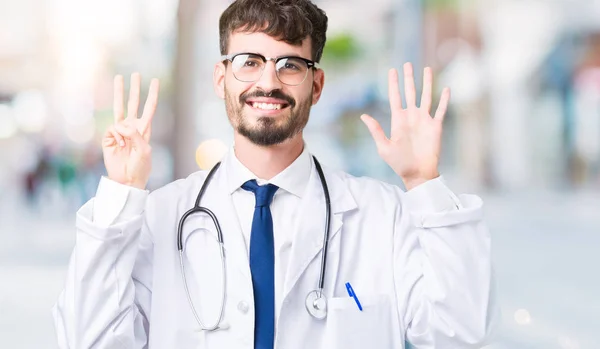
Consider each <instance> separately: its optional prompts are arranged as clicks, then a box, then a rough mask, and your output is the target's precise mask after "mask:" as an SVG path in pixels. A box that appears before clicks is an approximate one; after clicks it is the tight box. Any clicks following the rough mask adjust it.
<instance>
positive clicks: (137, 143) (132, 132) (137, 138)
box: [115, 123, 148, 150]
mask: <svg viewBox="0 0 600 349" xmlns="http://www.w3.org/2000/svg"><path fill="white" fill-rule="evenodd" d="M115 130H116V131H117V132H119V133H120V134H121V135H122V136H123V137H125V138H127V139H129V140H130V141H131V147H132V148H133V149H136V150H142V149H144V148H145V147H147V146H148V143H146V141H144V138H142V135H140V133H139V132H138V130H137V129H136V128H135V127H134V126H131V125H125V124H123V123H119V124H115Z"/></svg>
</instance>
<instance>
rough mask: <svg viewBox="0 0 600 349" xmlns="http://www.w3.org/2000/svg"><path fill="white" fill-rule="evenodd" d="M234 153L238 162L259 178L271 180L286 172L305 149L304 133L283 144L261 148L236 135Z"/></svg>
mask: <svg viewBox="0 0 600 349" xmlns="http://www.w3.org/2000/svg"><path fill="white" fill-rule="evenodd" d="M234 144H235V147H234V152H235V156H236V157H237V158H238V160H239V161H240V162H241V163H242V164H243V165H244V166H246V168H248V169H249V170H250V171H251V172H252V173H254V174H255V175H256V176H257V177H258V178H260V179H264V180H269V179H271V178H273V177H275V176H276V175H277V174H279V173H280V172H282V171H283V170H285V169H286V168H287V167H288V166H289V165H291V164H292V162H294V160H296V159H297V158H298V156H300V154H301V153H302V150H303V149H304V141H303V139H302V133H301V132H300V133H298V134H297V135H296V136H294V137H293V138H290V139H288V140H286V141H284V142H283V143H280V144H276V145H271V146H260V145H256V144H254V143H252V142H250V141H249V140H248V139H247V138H246V137H244V136H242V135H240V134H238V133H237V132H236V133H235V134H234Z"/></svg>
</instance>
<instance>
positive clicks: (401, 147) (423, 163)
mask: <svg viewBox="0 0 600 349" xmlns="http://www.w3.org/2000/svg"><path fill="white" fill-rule="evenodd" d="M432 80H433V76H432V73H431V68H425V70H424V73H423V94H422V96H421V104H420V107H417V105H416V91H415V80H414V76H413V68H412V65H411V64H410V63H406V64H404V91H405V97H406V109H403V108H402V99H401V97H400V89H399V86H398V72H397V71H396V70H395V69H391V70H390V72H389V99H390V108H391V110H392V120H391V122H392V125H391V136H390V138H388V137H386V135H385V133H384V132H383V129H382V128H381V125H379V123H378V122H377V121H376V120H375V119H373V118H372V117H371V116H369V115H366V114H364V115H362V116H361V119H362V121H363V122H364V123H365V124H366V125H367V127H368V129H369V132H370V133H371V135H372V136H373V139H374V140H375V143H376V145H377V151H378V153H379V155H380V156H381V157H382V159H383V160H384V161H385V162H386V163H387V164H388V165H389V166H390V167H391V168H392V169H393V170H394V172H396V174H398V176H400V178H402V181H403V182H404V185H405V186H406V188H407V190H410V189H412V188H414V187H416V186H417V185H419V184H421V183H424V182H426V181H428V180H430V179H434V178H436V177H438V176H439V173H438V163H439V158H440V146H441V139H442V122H443V121H444V116H445V114H446V109H447V107H448V101H449V100H450V89H449V88H444V90H443V91H442V97H441V99H440V104H439V105H438V108H437V110H436V112H435V116H434V117H431V115H430V112H431V89H432Z"/></svg>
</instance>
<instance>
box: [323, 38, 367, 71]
mask: <svg viewBox="0 0 600 349" xmlns="http://www.w3.org/2000/svg"><path fill="white" fill-rule="evenodd" d="M359 52H360V45H359V44H358V42H357V41H356V39H355V38H354V37H353V36H352V35H351V34H348V33H340V34H336V35H333V36H331V37H329V38H327V42H326V43H325V49H324V51H323V57H322V63H323V64H327V63H328V62H336V63H340V62H348V61H351V60H352V59H354V58H356V57H357V56H358V53H359Z"/></svg>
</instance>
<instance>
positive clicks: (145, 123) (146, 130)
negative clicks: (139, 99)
mask: <svg viewBox="0 0 600 349" xmlns="http://www.w3.org/2000/svg"><path fill="white" fill-rule="evenodd" d="M159 89H160V83H159V81H158V79H152V81H151V82H150V88H149V90H148V98H146V103H145V104H144V112H143V114H142V119H141V120H142V130H141V134H142V136H144V138H145V139H146V141H148V139H150V133H151V131H152V118H153V117H154V113H155V112H156V106H157V105H158V91H159Z"/></svg>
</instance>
